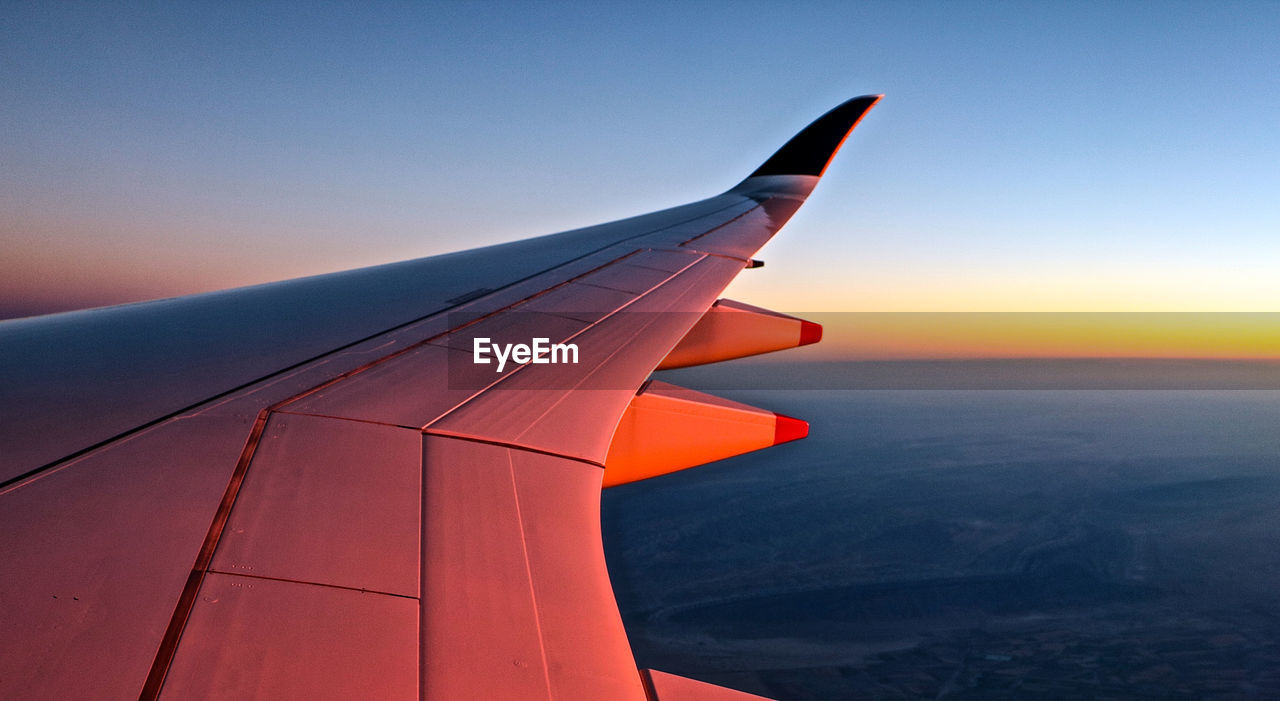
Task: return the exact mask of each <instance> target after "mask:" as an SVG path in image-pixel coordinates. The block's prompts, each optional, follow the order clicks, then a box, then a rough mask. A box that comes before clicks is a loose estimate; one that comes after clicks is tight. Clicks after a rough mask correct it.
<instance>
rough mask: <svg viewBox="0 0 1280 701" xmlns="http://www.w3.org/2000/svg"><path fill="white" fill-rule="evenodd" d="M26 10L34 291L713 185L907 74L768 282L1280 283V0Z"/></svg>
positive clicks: (5, 243)
mask: <svg viewBox="0 0 1280 701" xmlns="http://www.w3.org/2000/svg"><path fill="white" fill-rule="evenodd" d="M3 16H4V18H3V20H0V22H2V24H0V66H3V70H2V73H0V104H2V105H3V108H0V162H3V163H4V167H3V169H0V250H4V251H5V255H4V256H3V259H4V260H3V261H0V302H3V305H0V306H3V307H4V308H7V309H17V310H22V309H27V310H37V311H43V310H50V309H53V308H66V307H69V306H83V305H90V304H104V303H112V302H120V301H127V300H130V299H139V298H146V297H155V296H165V295H171V294H178V293H185V292H194V291H201V290H208V289H216V288H220V287H226V286H232V285H240V284H249V283H254V282H263V281H267V280H272V279H279V278H283V277H293V276H297V275H304V274H310V273H317V272H325V271H330V270H338V269H343V268H348V267H354V266H359V265H366V264H373V263H379V262H385V261H391V260H398V259H402V258H408V257H415V256H420V255H430V254H433V253H441V252H445V251H450V250H458V249H462V248H469V247H472V246H476V245H482V244H487V243H495V242H500V241H505V240H510V239H514V238H522V237H524V236H529V235H535V234H542V233H548V232H551V231H557V230H563V229H567V228H572V227H575V226H582V225H589V224H594V223H599V222H601V221H605V220H609V219H615V218H619V217H623V216H628V215H631V214H637V213H641V212H644V211H649V210H652V209H656V208H660V207H664V206H670V205H675V204H680V203H683V202H686V201H689V200H692V199H697V198H701V197H703V196H707V195H711V194H714V193H716V192H718V191H720V190H722V189H724V188H726V187H728V186H730V185H732V184H733V183H734V182H736V181H737V180H738V179H740V178H741V177H742V176H743V175H745V174H746V173H748V172H750V170H751V169H753V168H754V167H755V166H756V165H758V164H759V163H760V162H761V161H762V160H763V159H764V158H766V157H767V156H768V155H769V154H770V153H771V152H772V151H773V150H774V149H775V148H776V147H777V146H779V145H781V143H782V142H783V141H785V140H786V139H787V138H788V137H789V136H790V135H791V134H792V133H793V132H794V131H796V130H797V129H799V128H800V127H802V126H803V125H804V124H806V123H807V122H808V121H809V120H811V119H812V118H814V117H816V116H817V115H818V114H820V113H821V112H823V111H825V110H826V109H828V108H829V107H831V106H833V105H835V104H836V103H838V102H840V101H842V100H844V99H846V98H848V97H851V96H853V95H858V94H865V93H880V92H882V93H885V94H886V98H885V100H884V101H883V102H882V103H881V104H880V105H879V106H878V107H877V108H876V109H875V110H874V111H873V112H872V114H871V115H869V116H868V118H867V119H866V120H865V121H864V122H863V124H862V125H861V126H860V127H859V129H858V133H857V134H856V135H855V136H854V138H852V139H851V140H850V141H849V142H848V143H847V145H846V149H845V151H844V152H843V153H842V154H841V156H840V157H839V158H837V160H836V161H835V163H834V164H833V165H832V167H831V169H830V170H829V171H828V174H827V178H826V181H825V182H824V183H823V184H822V185H821V186H820V188H819V189H818V190H817V192H815V194H814V196H813V197H812V198H811V199H810V202H809V203H808V204H807V205H806V207H805V208H804V209H802V210H801V212H800V214H799V215H797V217H796V219H795V220H794V221H793V223H792V224H791V225H790V226H789V227H788V228H787V229H786V230H784V234H783V236H781V237H780V238H779V239H778V240H776V241H775V242H774V243H772V244H770V245H769V247H768V248H766V249H765V251H764V252H763V257H764V258H765V259H766V260H767V261H768V264H769V265H768V267H766V268H765V269H763V270H761V271H755V272H753V273H752V274H751V275H750V276H747V275H744V276H742V281H741V282H740V283H735V287H734V288H733V289H732V293H733V294H735V295H736V296H737V297H739V298H741V299H743V300H745V301H748V302H751V303H755V304H762V305H765V306H773V307H775V308H782V309H790V310H823V311H827V310H831V311H843V310H892V311H896V310H904V309H910V310H1055V311H1061V310H1077V309H1079V310H1126V311H1133V310H1171V311H1174V310H1176V311H1204V310H1232V311H1243V310H1254V311H1274V310H1277V309H1278V308H1280V285H1277V284H1276V283H1275V281H1276V280H1277V279H1280V240H1278V239H1280V237H1278V236H1277V234H1278V233H1280V204H1277V203H1278V202H1280V198H1277V197H1276V195H1275V193H1277V192H1280V168H1277V165H1276V164H1278V163H1280V135H1278V134H1277V129H1276V127H1275V125H1276V108H1277V106H1278V105H1280V71H1277V70H1276V67H1277V66H1280V42H1276V41H1275V36H1277V34H1278V33H1280V4H1274V3H1227V4H1208V3H1142V2H1128V3H963V2H953V3H901V2H895V3H848V4H847V3H811V4H799V5H792V4H783V3H751V2H745V3H743V2H739V3H692V4H686V5H683V6H677V5H674V4H671V5H666V4H658V5H656V6H651V7H647V6H643V5H639V4H633V3H631V4H623V3H617V4H610V3H604V4H600V3H592V4H568V3H565V4H545V5H537V4H531V5H526V4H518V3H438V4H427V3H422V4H419V3H392V4H382V3H371V4H368V5H361V6H359V7H356V6H352V5H348V4H340V3H332V4H327V3H296V4H288V3H285V4H266V5H262V6H260V5H258V4H254V3H223V4H218V5H212V4H209V5H201V4H186V5H182V6H180V7H178V6H173V5H171V4H167V3H147V4H143V3H138V4H132V5H130V6H128V7H125V8H119V7H104V6H102V5H101V4H98V3H84V4H77V3H6V4H5V11H4V13H3Z"/></svg>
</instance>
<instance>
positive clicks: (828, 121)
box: [749, 95, 884, 178]
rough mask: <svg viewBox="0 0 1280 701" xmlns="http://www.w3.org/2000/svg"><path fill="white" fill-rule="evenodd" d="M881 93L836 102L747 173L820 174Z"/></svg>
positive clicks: (880, 97)
mask: <svg viewBox="0 0 1280 701" xmlns="http://www.w3.org/2000/svg"><path fill="white" fill-rule="evenodd" d="M883 97H884V95H861V96H859V97H855V98H853V99H852V100H846V101H845V102H842V103H840V104H839V105H837V106H836V107H835V108H834V109H832V110H831V111H829V112H827V113H826V114H824V115H822V116H821V117H818V118H817V119H815V120H814V121H813V123H812V124H810V125H809V126H807V127H805V128H804V129H802V130H800V133H799V134H796V135H795V136H793V137H791V140H790V141H788V142H787V143H785V144H783V146H782V148H780V149H778V151H777V152H776V153H774V154H773V155H772V156H770V157H769V160H767V161H765V162H764V165H761V166H760V167H759V168H757V169H756V170H755V172H754V173H752V174H751V175H750V176H749V177H753V178H754V177H756V176H760V175H813V176H818V177H821V176H822V174H823V173H824V172H825V171H826V170H827V164H829V163H830V162H831V158H832V157H833V156H835V154H836V151H839V150H840V146H841V145H842V144H843V143H844V140H845V139H846V138H848V136H849V134H850V132H852V131H853V128H854V127H856V126H858V122H860V121H861V120H862V118H863V116H865V115H866V114H867V112H868V111H869V110H870V109H871V108H872V107H874V106H875V105H876V103H877V102H879V101H880V100H881V99H882V98H883Z"/></svg>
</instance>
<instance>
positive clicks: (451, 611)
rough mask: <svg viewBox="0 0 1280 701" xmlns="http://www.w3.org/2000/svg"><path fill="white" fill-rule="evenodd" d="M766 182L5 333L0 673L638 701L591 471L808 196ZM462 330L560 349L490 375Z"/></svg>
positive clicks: (50, 681) (152, 687)
mask: <svg viewBox="0 0 1280 701" xmlns="http://www.w3.org/2000/svg"><path fill="white" fill-rule="evenodd" d="M863 100H864V103H865V104H863V107H862V109H861V111H858V112H857V116H854V117H851V116H850V115H851V114H852V112H851V111H850V109H849V108H848V105H849V104H852V103H853V102H854V101H851V103H846V105H845V106H842V107H840V108H837V111H839V110H843V112H842V115H843V116H842V119H845V120H847V122H848V123H847V127H846V130H845V132H846V133H847V131H848V129H851V128H852V126H853V124H855V123H856V121H857V118H858V117H860V116H861V114H862V113H863V112H865V111H866V109H868V108H869V107H870V105H871V104H874V100H872V99H869V98H866V99H863ZM866 100H870V101H869V102H867V101H866ZM860 104H862V103H860ZM834 112H835V111H833V113H834ZM823 119H827V121H826V122H823ZM820 123H821V131H822V133H823V134H824V135H826V134H829V133H830V132H831V129H832V127H831V124H830V120H829V119H828V118H827V117H824V118H822V119H820V120H819V122H815V125H819V124H820ZM801 136H803V132H802V134H801V135H799V136H797V137H796V138H797V139H800V137H801ZM794 141H795V140H794V139H793V142H794ZM822 143H823V144H825V145H824V146H823V148H827V147H830V152H828V153H826V158H827V159H829V157H830V155H831V153H832V152H834V149H835V148H836V147H838V146H839V143H838V142H837V143H835V144H834V146H831V145H830V144H827V143H826V141H823V142H822ZM790 146H791V144H790V143H789V144H788V147H790ZM770 162H772V160H771V161H770ZM825 163H826V160H823V165H824V166H825ZM766 165H767V164H766ZM762 168H763V167H762ZM775 170H776V169H775ZM784 170H785V169H784ZM757 173H758V174H757V175H754V176H753V177H751V178H748V179H747V180H746V181H744V182H743V183H741V184H740V185H738V186H737V187H736V188H734V189H733V190H731V191H730V192H728V193H725V194H724V195H720V196H717V197H713V198H710V199H708V200H704V201H702V202H698V203H694V204H692V205H686V206H684V207H677V208H673V209H671V210H665V211H663V212H659V213H655V214H652V215H645V216H642V217H636V218H633V219H629V220H624V221H622V222H615V223H613V224H607V225H602V226H600V227H591V228H588V229H582V230H578V231H574V232H567V233H564V234H556V235H552V236H547V237H542V238H539V239H531V240H529V241H525V242H520V243H518V244H508V245H505V246H498V247H491V248H489V249H481V250H479V251H475V252H468V253H463V254H455V255H453V256H446V257H442V258H434V259H424V260H421V261H411V262H408V263H403V264H394V265H392V266H382V267H378V268H371V269H364V270H360V271H352V272H350V273H341V274H336V275H331V276H321V277H318V278H307V279H303V280H298V281H291V282H286V283H281V284H280V285H277V286H261V287H255V288H246V289H243V290H235V291H231V292H226V293H216V294H214V295H201V296H197V297H194V298H182V299H176V300H167V301H162V302H156V303H148V304H140V305H129V306H126V307H120V308H110V309H105V310H94V311H89V312H82V313H72V314H68V315H55V316H54V317H49V318H45V319H31V320H23V321H21V322H17V323H15V324H8V325H3V326H0V353H3V354H4V357H5V358H7V359H12V360H13V362H11V363H7V364H6V365H5V366H4V367H5V370H3V371H0V372H3V373H6V374H4V376H3V377H2V378H0V380H2V381H3V382H4V383H5V384H4V385H3V386H5V387H6V388H11V389H12V390H13V394H12V395H11V396H13V397H16V398H17V399H18V401H11V402H7V403H6V405H5V406H4V408H3V409H0V411H3V412H4V414H3V416H0V419H3V421H4V425H5V426H6V430H5V433H4V435H3V438H2V439H0V455H3V456H4V458H3V465H2V469H3V473H0V480H6V483H5V484H4V486H3V487H2V488H0V505H2V508H0V558H3V562H4V563H5V567H6V575H5V578H4V580H3V582H0V606H3V613H4V619H3V620H2V621H0V633H3V634H4V635H5V636H6V639H8V640H22V641H24V642H23V644H22V645H18V646H13V645H9V646H5V649H4V650H3V651H0V687H2V688H4V689H5V690H6V691H7V692H11V693H10V695H13V694H17V695H21V696H25V697H35V698H42V697H53V696H67V695H72V696H77V697H79V696H86V695H91V696H99V695H101V696H110V697H116V696H125V697H128V696H132V695H135V694H141V696H142V697H144V698H155V697H159V696H165V697H171V698H184V697H185V696H186V695H187V694H188V693H190V691H192V690H205V691H207V692H208V693H209V694H210V695H213V696H226V697H243V696H259V697H274V696H277V695H281V694H285V695H289V694H292V695H297V694H305V695H308V696H310V695H312V694H313V693H314V694H316V695H320V696H326V695H327V696H334V697H340V696H342V695H343V694H344V693H345V692H349V691H351V690H353V689H354V690H357V691H360V692H362V693H365V694H368V693H372V694H373V695H375V696H396V697H399V696H413V695H415V694H421V693H432V692H435V693H436V694H439V695H443V696H446V697H452V696H457V695H467V694H481V695H483V694H484V693H489V692H492V691H493V690H494V689H508V690H511V689H519V690H521V693H520V695H521V696H526V695H527V696H530V697H548V698H589V697H597V698H625V697H627V696H631V697H635V698H644V686H643V683H642V680H641V677H640V675H639V673H638V672H637V670H636V668H635V665H634V661H633V660H632V659H631V657H630V651H629V647H628V646H627V643H626V637H625V633H624V632H623V631H622V626H621V621H620V619H619V618H618V614H617V609H616V604H615V603H614V601H613V598H612V593H611V590H610V588H609V583H608V575H607V572H606V571H605V570H604V560H603V554H602V551H601V548H600V543H599V518H598V516H599V504H598V499H599V490H600V484H601V466H602V465H603V462H604V460H605V456H606V454H607V453H608V449H609V444H610V439H611V437H612V435H613V432H614V429H615V427H616V426H617V423H618V421H619V419H620V418H621V416H622V414H623V412H624V410H625V409H626V407H627V405H628V403H629V402H630V400H631V398H632V397H633V396H634V395H635V393H636V390H637V389H638V388H639V387H640V386H641V384H642V383H643V382H644V381H645V378H646V377H647V376H648V374H649V373H650V372H651V371H652V370H653V368H654V367H655V366H656V365H657V364H658V363H659V362H660V361H661V360H662V359H663V357H664V356H665V355H666V354H667V353H668V352H669V351H670V350H671V349H672V348H673V347H674V346H675V345H676V344H677V343H678V342H679V341H680V339H681V338H682V337H683V336H684V335H685V334H686V333H687V332H688V331H689V329H690V328H691V327H692V326H693V325H694V324H695V323H696V322H697V320H698V319H699V318H700V315H701V314H702V313H703V312H705V311H706V310H707V309H708V308H709V307H710V306H711V305H712V303H713V302H714V301H715V298H716V296H717V295H718V294H719V292H720V291H721V290H723V288H724V287H725V286H726V285H727V284H728V283H729V282H730V281H731V280H732V279H733V277H734V276H735V275H736V274H737V273H738V272H739V271H740V270H742V269H743V267H744V265H745V264H746V262H747V259H748V258H749V257H750V256H751V255H752V254H753V253H754V252H755V251H756V250H757V249H758V248H759V247H760V246H761V245H763V244H764V243H765V242H767V241H768V239H769V237H771V236H772V235H773V234H774V233H775V232H776V231H777V230H778V228H780V227H781V226H782V225H783V224H784V223H785V222H786V220H787V219H788V218H789V217H790V216H791V215H792V214H793V213H794V211H795V210H796V208H797V207H798V206H799V205H800V204H801V203H802V202H803V200H804V197H805V196H807V194H808V192H809V190H811V189H812V187H813V185H814V183H815V182H816V181H817V174H814V173H804V172H801V173H795V174H793V173H786V172H767V173H763V174H760V173H759V171H758V172H757ZM819 173H820V171H819ZM184 324H185V325H184ZM166 331H168V332H169V336H166V335H165V332H166ZM481 334H483V335H484V337H487V338H493V339H527V338H528V337H529V336H530V335H531V334H542V335H547V336H549V337H550V338H553V339H555V340H557V341H561V342H565V343H570V342H571V343H574V344H575V345H576V346H577V347H578V352H579V354H580V358H579V362H578V363H576V364H563V365H537V364H533V363H524V364H514V365H513V366H511V367H509V368H506V369H505V371H504V372H495V370H494V369H491V368H490V367H489V366H477V365H475V364H474V363H471V362H470V361H471V355H470V352H469V349H470V348H471V347H472V346H471V344H472V343H473V342H474V339H475V338H476V337H479V336H480V335H481ZM121 339H123V340H121ZM72 386H76V387H78V391H77V392H74V393H73V392H70V391H68V390H66V389H62V390H57V389H56V388H57V387H62V388H67V387H72ZM51 387H53V388H55V390H54V391H50V388H51ZM19 406H20V407H24V408H25V411H22V410H20V409H19V408H15V407H19ZM66 456H69V457H66ZM406 647H407V648H411V649H410V650H409V651H408V652H406V650H405V648H406ZM495 684H496V685H497V686H493V685H495Z"/></svg>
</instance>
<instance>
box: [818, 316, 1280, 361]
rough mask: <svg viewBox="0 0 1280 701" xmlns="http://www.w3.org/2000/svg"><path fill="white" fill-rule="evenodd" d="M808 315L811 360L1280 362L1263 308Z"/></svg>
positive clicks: (1277, 322) (1273, 325)
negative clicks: (817, 329)
mask: <svg viewBox="0 0 1280 701" xmlns="http://www.w3.org/2000/svg"><path fill="white" fill-rule="evenodd" d="M803 316H805V318H808V319H810V320H812V321H817V322H819V323H821V324H823V326H824V327H825V337H824V339H823V342H822V343H821V344H818V345H817V346H813V347H812V350H807V349H806V350H807V352H806V357H808V358H809V359H818V358H821V359H842V360H891V359H904V360H906V359H960V358H1203V359H1280V314H1273V313H1262V312H1259V313H1244V312H1242V313H1210V312H1205V313H1138V312H1133V313H1127V312H1117V313H1106V312H1097V313H1094V312H1080V313H1070V312H1067V313H1035V312H1007V313H1005V312H979V313H946V312H936V313H935V312H907V313H876V312H866V313H862V312H850V313H830V314H809V315H803ZM793 357H794V356H793Z"/></svg>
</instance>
